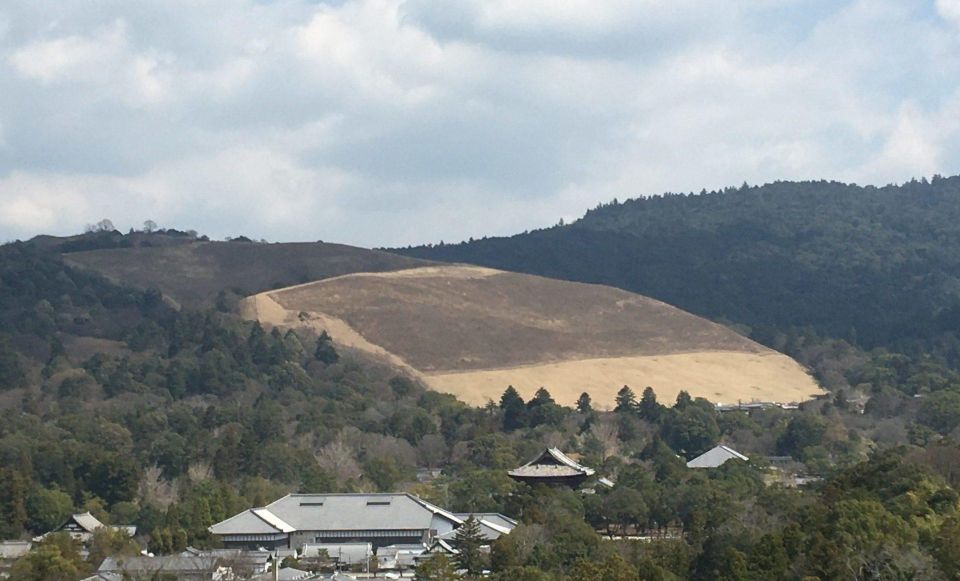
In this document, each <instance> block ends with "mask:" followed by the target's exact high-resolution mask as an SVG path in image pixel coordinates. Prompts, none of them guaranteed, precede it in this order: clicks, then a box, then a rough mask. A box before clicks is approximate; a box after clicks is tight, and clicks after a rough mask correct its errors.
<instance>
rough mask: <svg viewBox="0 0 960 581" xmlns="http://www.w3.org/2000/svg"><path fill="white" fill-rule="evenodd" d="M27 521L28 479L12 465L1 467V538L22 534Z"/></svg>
mask: <svg viewBox="0 0 960 581" xmlns="http://www.w3.org/2000/svg"><path fill="white" fill-rule="evenodd" d="M26 521H27V480H26V478H24V477H23V475H22V474H20V472H19V471H18V470H16V469H14V468H12V467H9V468H8V467H0V538H5V539H11V538H16V537H18V536H20V533H21V532H22V531H23V525H24V524H26Z"/></svg>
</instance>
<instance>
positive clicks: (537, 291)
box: [243, 265, 822, 407]
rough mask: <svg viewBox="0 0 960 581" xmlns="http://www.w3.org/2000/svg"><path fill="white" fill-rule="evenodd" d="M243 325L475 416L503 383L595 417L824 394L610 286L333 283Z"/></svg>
mask: <svg viewBox="0 0 960 581" xmlns="http://www.w3.org/2000/svg"><path fill="white" fill-rule="evenodd" d="M243 310H244V314H245V315H246V316H247V317H250V318H256V319H259V320H260V321H261V322H263V323H267V324H272V325H284V326H297V325H306V326H312V327H314V328H316V329H326V330H327V331H328V332H329V333H330V334H331V336H333V338H334V340H335V341H337V342H338V343H341V344H344V345H348V346H352V347H356V348H360V349H363V350H365V351H369V352H371V353H375V354H378V355H380V356H383V357H385V358H387V359H389V360H391V361H393V362H394V363H395V364H398V365H402V366H404V367H406V368H407V369H409V370H411V371H412V372H413V373H415V374H417V375H419V376H420V377H421V378H423V379H424V380H425V381H426V383H427V384H428V385H429V386H431V387H432V388H434V389H436V390H439V391H443V392H448V393H452V394H454V395H456V396H457V397H459V398H460V399H462V400H464V401H466V402H468V403H473V404H483V403H485V402H486V401H487V400H488V399H492V400H497V399H498V398H499V397H500V394H501V393H502V392H503V390H504V389H505V388H506V386H507V385H513V386H514V387H516V388H517V390H518V391H519V392H520V393H521V394H522V395H523V396H524V397H526V398H529V397H530V396H532V394H533V393H534V392H535V391H536V389H537V388H539V387H541V386H544V387H547V388H548V389H549V390H550V392H551V394H553V396H554V398H555V399H556V400H557V401H558V402H560V403H563V404H566V405H571V404H573V403H574V402H575V401H576V399H577V397H578V396H579V395H580V393H582V392H584V391H586V392H588V393H590V394H591V396H592V397H593V399H594V401H595V402H596V405H598V406H599V407H605V406H611V405H612V404H613V401H614V396H615V394H616V392H617V390H619V389H620V387H622V386H623V385H630V386H631V387H633V388H634V389H635V390H636V391H637V392H639V391H640V390H642V389H643V388H644V387H646V386H648V385H649V386H652V387H653V388H654V389H655V390H656V392H657V394H658V396H659V397H660V398H661V400H663V401H665V402H666V401H672V400H673V399H674V398H675V397H676V394H677V393H678V392H679V391H680V390H682V389H685V390H687V391H689V392H690V393H691V394H693V395H695V396H703V397H707V398H709V399H710V400H711V401H715V402H727V403H730V402H736V401H738V400H743V401H752V400H761V401H779V402H791V401H802V400H805V399H808V398H810V397H812V396H814V395H816V394H819V393H822V391H821V390H820V388H819V387H818V386H817V385H816V383H815V382H814V381H813V379H812V378H811V377H810V376H809V375H808V374H807V372H806V371H805V370H804V369H803V368H802V367H801V366H800V365H799V364H797V363H796V362H795V361H793V360H792V359H790V358H789V357H787V356H785V355H783V354H780V353H777V352H775V351H772V350H770V349H767V348H765V347H763V346H761V345H759V344H757V343H755V342H753V341H750V340H749V339H747V338H745V337H743V336H741V335H738V334H737V333H735V332H733V331H731V330H730V329H728V328H726V327H723V326H721V325H718V324H715V323H712V322H710V321H707V320H705V319H702V318H700V317H696V316H694V315H691V314H690V313H687V312H685V311H681V310H680V309H677V308H675V307H672V306H670V305H667V304H665V303H662V302H660V301H656V300H653V299H650V298H647V297H643V296H640V295H636V294H632V293H629V292H626V291H622V290H619V289H615V288H612V287H605V286H600V285H591V284H582V283H574V282H566V281H560V280H553V279H547V278H542V277H538V276H531V275H525V274H517V273H509V272H503V271H498V270H493V269H489V268H481V267H474V266H462V265H444V266H439V265H438V266H426V267H419V268H411V269H405V270H395V271H392V272H379V273H370V272H368V273H357V274H348V275H344V276H338V277H333V278H328V279H326V280H322V281H317V282H312V283H307V284H301V285H297V286H293V287H289V288H284V289H279V290H274V291H268V292H265V293H261V294H258V295H255V296H252V297H249V298H248V299H246V300H245V301H244V304H243Z"/></svg>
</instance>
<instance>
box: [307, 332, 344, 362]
mask: <svg viewBox="0 0 960 581" xmlns="http://www.w3.org/2000/svg"><path fill="white" fill-rule="evenodd" d="M313 358H314V359H316V360H317V361H319V362H321V363H324V364H326V365H333V364H334V363H336V362H337V361H339V360H340V354H339V353H337V350H336V349H334V347H333V339H331V338H330V335H328V334H327V332H326V331H324V332H322V333H320V337H318V338H317V346H316V349H314V351H313Z"/></svg>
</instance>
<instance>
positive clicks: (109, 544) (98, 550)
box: [88, 527, 140, 564]
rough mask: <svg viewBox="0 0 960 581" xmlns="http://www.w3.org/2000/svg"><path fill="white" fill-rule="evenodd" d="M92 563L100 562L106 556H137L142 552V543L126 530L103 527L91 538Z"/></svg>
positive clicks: (90, 557)
mask: <svg viewBox="0 0 960 581" xmlns="http://www.w3.org/2000/svg"><path fill="white" fill-rule="evenodd" d="M89 551H90V556H89V558H88V560H89V561H90V562H91V563H94V564H99V563H100V562H102V561H103V560H104V559H105V558H106V557H114V556H127V557H131V556H136V555H139V554H140V545H138V544H137V543H136V541H134V540H133V539H132V538H130V535H128V534H127V533H126V531H122V530H116V529H112V528H109V527H102V528H100V529H98V530H96V531H94V533H93V538H92V539H90V547H89Z"/></svg>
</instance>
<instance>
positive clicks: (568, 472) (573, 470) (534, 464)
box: [507, 448, 596, 478]
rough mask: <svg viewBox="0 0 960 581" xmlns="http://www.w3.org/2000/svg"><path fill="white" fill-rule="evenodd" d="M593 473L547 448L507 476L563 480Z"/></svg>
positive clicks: (556, 451)
mask: <svg viewBox="0 0 960 581" xmlns="http://www.w3.org/2000/svg"><path fill="white" fill-rule="evenodd" d="M595 472H596V471H595V470H594V469H593V468H587V467H586V466H583V465H582V464H580V463H578V462H576V461H575V460H573V458H570V457H569V456H567V455H566V454H564V453H563V452H561V451H560V450H559V449H558V448H547V449H546V450H544V451H543V453H541V454H540V455H539V456H537V457H536V458H534V459H533V460H531V461H529V462H527V463H526V464H524V465H523V466H521V467H519V468H517V469H515V470H511V471H509V472H508V473H507V474H509V475H510V476H515V477H520V478H563V477H570V476H592V475H593V474H594V473H595Z"/></svg>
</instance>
